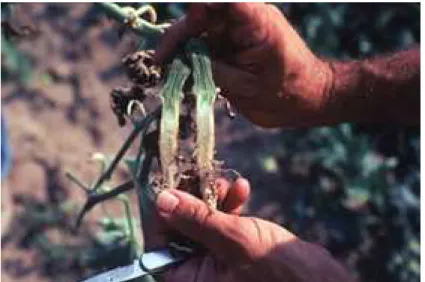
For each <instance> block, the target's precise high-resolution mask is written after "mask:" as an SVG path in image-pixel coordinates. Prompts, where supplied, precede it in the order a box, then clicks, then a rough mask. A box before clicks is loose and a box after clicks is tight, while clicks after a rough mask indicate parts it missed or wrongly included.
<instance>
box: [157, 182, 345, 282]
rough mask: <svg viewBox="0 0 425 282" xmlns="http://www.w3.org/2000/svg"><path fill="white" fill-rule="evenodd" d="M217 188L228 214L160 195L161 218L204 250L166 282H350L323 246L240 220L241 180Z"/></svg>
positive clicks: (244, 193) (178, 194)
mask: <svg viewBox="0 0 425 282" xmlns="http://www.w3.org/2000/svg"><path fill="white" fill-rule="evenodd" d="M220 184H221V185H219V187H220V189H219V193H218V194H219V198H220V200H221V201H222V202H223V204H222V206H223V209H224V210H225V211H226V212H222V211H211V210H210V209H209V208H208V207H207V205H206V204H205V203H204V202H202V201H201V200H199V199H197V198H195V197H194V196H192V195H190V194H187V193H185V192H182V191H179V190H165V191H163V192H161V193H160V194H159V195H158V198H157V201H156V204H157V210H158V213H159V216H160V218H161V219H162V220H164V221H165V223H166V224H167V225H168V226H169V227H172V228H173V229H175V230H177V231H179V232H180V233H181V234H183V235H185V236H187V237H189V238H191V239H192V240H195V241H196V242H198V243H200V244H202V245H203V246H204V247H205V248H206V249H207V253H206V254H204V255H202V256H198V257H194V258H192V259H190V260H188V261H186V262H185V263H183V264H182V265H180V266H178V267H177V268H175V269H172V270H169V271H168V273H167V275H166V281H171V282H178V281H188V282H198V281H224V282H226V281H229V282H230V281H294V282H295V281H352V280H351V278H350V277H349V275H348V274H347V273H346V272H345V270H344V269H343V268H342V267H341V266H340V265H339V264H338V263H337V262H336V261H335V260H333V259H332V257H331V256H330V255H329V254H328V253H327V252H326V251H325V250H324V249H323V248H321V247H319V246H316V245H313V244H310V243H307V242H304V241H301V240H299V239H298V238H297V237H296V236H295V235H294V234H292V233H290V232H289V231H287V230H286V229H284V228H282V227H280V226H278V225H276V224H274V223H271V222H267V221H264V220H261V219H259V218H253V217H241V216H239V214H240V211H241V209H242V206H243V204H244V203H245V202H246V201H247V200H248V198H249V190H250V187H249V183H248V182H247V181H246V180H245V179H242V178H240V179H238V180H237V181H236V182H235V183H234V185H233V187H230V184H229V183H228V182H226V181H222V180H220Z"/></svg>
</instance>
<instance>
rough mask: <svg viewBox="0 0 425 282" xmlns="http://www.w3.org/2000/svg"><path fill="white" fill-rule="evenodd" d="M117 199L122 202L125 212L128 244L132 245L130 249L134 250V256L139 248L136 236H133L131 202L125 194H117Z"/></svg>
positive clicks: (138, 251) (137, 253) (138, 253)
mask: <svg viewBox="0 0 425 282" xmlns="http://www.w3.org/2000/svg"><path fill="white" fill-rule="evenodd" d="M118 199H119V200H120V201H121V202H122V204H123V207H124V212H125V217H126V219H127V227H128V230H129V234H128V237H129V238H130V244H131V246H132V251H134V253H133V256H134V258H136V257H137V256H138V255H140V254H141V249H140V247H139V244H137V240H136V236H135V232H134V231H135V230H134V224H133V217H132V216H131V204H130V201H129V199H128V197H127V196H125V195H119V196H118Z"/></svg>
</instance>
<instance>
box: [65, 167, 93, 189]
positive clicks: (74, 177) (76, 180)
mask: <svg viewBox="0 0 425 282" xmlns="http://www.w3.org/2000/svg"><path fill="white" fill-rule="evenodd" d="M65 176H66V177H67V178H68V179H69V180H70V181H72V182H74V183H75V184H77V186H78V187H80V188H81V189H83V190H84V191H85V192H86V193H89V192H90V189H89V186H88V185H87V184H85V183H83V182H82V181H81V180H80V179H78V178H77V177H76V176H75V175H74V174H72V173H71V172H69V171H67V172H66V173H65Z"/></svg>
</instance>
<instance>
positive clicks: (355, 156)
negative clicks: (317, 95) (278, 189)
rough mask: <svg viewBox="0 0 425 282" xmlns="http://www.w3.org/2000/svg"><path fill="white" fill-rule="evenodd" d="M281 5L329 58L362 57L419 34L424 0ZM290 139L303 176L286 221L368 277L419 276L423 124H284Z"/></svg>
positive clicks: (287, 167) (296, 171)
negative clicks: (296, 127) (290, 127)
mask: <svg viewBox="0 0 425 282" xmlns="http://www.w3.org/2000/svg"><path fill="white" fill-rule="evenodd" d="M283 8H284V9H285V10H286V14H287V15H288V17H289V20H290V22H291V23H293V24H294V25H295V26H296V27H297V29H298V31H299V32H300V33H301V35H302V36H303V38H305V40H306V41H307V43H308V45H309V46H310V47H311V48H312V50H313V51H315V52H316V53H317V54H319V55H320V56H323V57H326V58H329V57H330V58H337V59H362V58H367V57H371V56H374V55H382V54H384V53H388V52H394V51H396V50H400V49H405V48H408V47H411V46H412V45H414V44H419V43H420V5H419V4H417V3H406V4H395V3H379V4H378V3H367V4H366V3H356V4H346V3H344V4H342V3H339V4H338V3H314V4H310V3H309V4H304V3H297V4H290V5H289V7H288V6H286V7H283ZM282 140H283V145H282V146H283V149H282V151H283V152H284V153H282V154H281V155H280V156H277V157H276V158H277V159H278V163H279V164H280V168H281V172H282V173H283V175H284V178H286V179H287V180H288V182H292V183H293V184H294V183H299V185H295V186H296V187H294V191H296V192H295V193H296V195H295V197H294V199H295V200H294V202H293V204H292V206H291V208H290V211H289V212H288V214H287V215H289V216H287V218H286V219H285V221H284V222H283V225H284V226H289V227H290V228H291V230H293V231H294V232H296V233H297V234H299V235H300V236H301V237H305V238H309V239H312V240H316V241H318V242H320V243H322V244H324V245H325V246H326V247H327V248H328V249H330V251H331V252H333V253H334V255H336V256H338V257H340V258H341V259H344V260H346V262H347V264H348V265H349V266H350V267H351V268H352V269H353V270H355V271H356V272H357V274H358V275H359V277H360V279H361V281H419V280H420V272H419V265H420V248H419V246H420V245H419V234H420V233H419V232H420V201H419V199H420V176H419V172H420V163H419V154H420V146H419V143H420V140H419V128H401V127H398V126H397V125H394V124H392V125H351V124H343V125H339V126H336V127H323V128H314V129H309V130H292V131H284V132H283V133H282ZM305 170H307V172H306V173H307V175H308V177H307V178H306V177H303V174H302V173H303V171H305ZM304 176H305V175H304ZM300 179H302V180H301V181H300ZM307 179H308V180H307Z"/></svg>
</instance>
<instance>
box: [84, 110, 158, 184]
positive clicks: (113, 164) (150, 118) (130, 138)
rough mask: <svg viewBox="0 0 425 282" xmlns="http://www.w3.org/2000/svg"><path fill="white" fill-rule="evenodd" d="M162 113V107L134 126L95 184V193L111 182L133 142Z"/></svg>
mask: <svg viewBox="0 0 425 282" xmlns="http://www.w3.org/2000/svg"><path fill="white" fill-rule="evenodd" d="M160 113H161V107H158V108H157V109H156V110H155V111H153V112H152V113H150V114H149V115H147V116H146V117H145V118H144V119H143V120H141V121H140V122H139V123H137V124H136V125H135V126H134V128H133V131H132V132H131V133H130V135H129V136H128V137H127V139H126V140H125V142H124V144H123V145H122V146H121V148H120V149H119V151H118V153H117V154H116V155H115V157H114V159H113V160H112V162H111V163H110V164H109V166H108V168H107V169H106V170H105V171H104V172H103V173H102V174H101V175H100V177H99V178H98V179H97V180H96V182H95V184H94V185H93V189H92V191H93V192H96V190H97V189H98V188H99V187H100V186H101V185H102V184H103V182H104V181H105V180H109V179H110V178H111V175H112V172H113V171H114V170H115V168H116V166H117V165H118V163H119V161H120V160H121V159H122V157H123V156H124V154H125V153H126V152H127V150H128V148H130V146H131V144H133V141H134V140H135V139H136V137H137V135H138V134H139V133H140V132H141V131H142V130H143V129H145V128H147V127H148V126H149V125H150V124H151V122H152V121H154V120H155V119H156V118H158V117H159V115H160Z"/></svg>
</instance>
